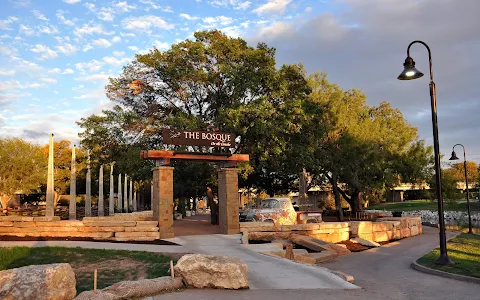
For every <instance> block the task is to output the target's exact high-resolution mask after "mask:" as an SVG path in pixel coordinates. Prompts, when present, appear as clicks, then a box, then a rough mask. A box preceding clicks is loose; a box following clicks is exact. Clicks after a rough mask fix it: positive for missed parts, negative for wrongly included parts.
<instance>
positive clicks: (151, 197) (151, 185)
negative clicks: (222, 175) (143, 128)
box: [150, 178, 480, 210]
mask: <svg viewBox="0 0 480 300" xmlns="http://www.w3.org/2000/svg"><path fill="white" fill-rule="evenodd" d="M479 195H480V194H479ZM152 209H153V178H152V183H151V184H150V210H152Z"/></svg>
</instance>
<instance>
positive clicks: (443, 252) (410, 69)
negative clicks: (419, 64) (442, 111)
mask: <svg viewBox="0 0 480 300" xmlns="http://www.w3.org/2000/svg"><path fill="white" fill-rule="evenodd" d="M416 43H419V44H422V45H424V46H425V48H427V50H428V61H429V63H430V100H431V106H432V126H433V149H434V152H435V182H436V193H437V199H438V223H439V225H440V226H439V227H440V257H439V258H438V260H437V261H436V264H439V265H450V264H453V262H452V261H451V260H450V258H449V257H448V254H447V239H446V236H445V219H444V216H443V198H442V174H441V169H440V146H439V143H438V121H437V96H436V92H435V82H433V72H432V53H431V51H430V48H429V47H428V45H427V44H425V43H424V42H422V41H413V42H411V43H410V45H408V48H407V58H406V59H405V63H404V64H403V66H404V70H403V72H402V73H400V75H398V79H399V80H411V79H417V78H420V77H422V76H423V73H422V72H420V71H418V70H417V69H416V68H415V62H414V61H413V59H412V58H411V57H410V47H411V46H412V45H413V44H416Z"/></svg>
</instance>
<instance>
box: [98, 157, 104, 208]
mask: <svg viewBox="0 0 480 300" xmlns="http://www.w3.org/2000/svg"><path fill="white" fill-rule="evenodd" d="M98 216H99V217H103V216H105V206H104V203H103V165H101V166H100V171H99V174H98Z"/></svg>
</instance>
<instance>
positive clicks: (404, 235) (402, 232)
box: [400, 228, 412, 239]
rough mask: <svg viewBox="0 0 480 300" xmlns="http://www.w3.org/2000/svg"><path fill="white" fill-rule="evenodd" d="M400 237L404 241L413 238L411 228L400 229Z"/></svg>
mask: <svg viewBox="0 0 480 300" xmlns="http://www.w3.org/2000/svg"><path fill="white" fill-rule="evenodd" d="M400 236H401V238H402V239H404V238H408V237H411V236H412V233H411V231H410V228H402V229H400Z"/></svg>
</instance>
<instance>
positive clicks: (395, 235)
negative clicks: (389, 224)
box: [392, 229, 402, 240]
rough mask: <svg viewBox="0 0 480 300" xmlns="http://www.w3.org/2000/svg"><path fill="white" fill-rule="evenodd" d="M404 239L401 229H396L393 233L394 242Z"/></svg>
mask: <svg viewBox="0 0 480 300" xmlns="http://www.w3.org/2000/svg"><path fill="white" fill-rule="evenodd" d="M401 238H402V232H401V231H400V229H395V230H393V231H392V240H399V239H401Z"/></svg>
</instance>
